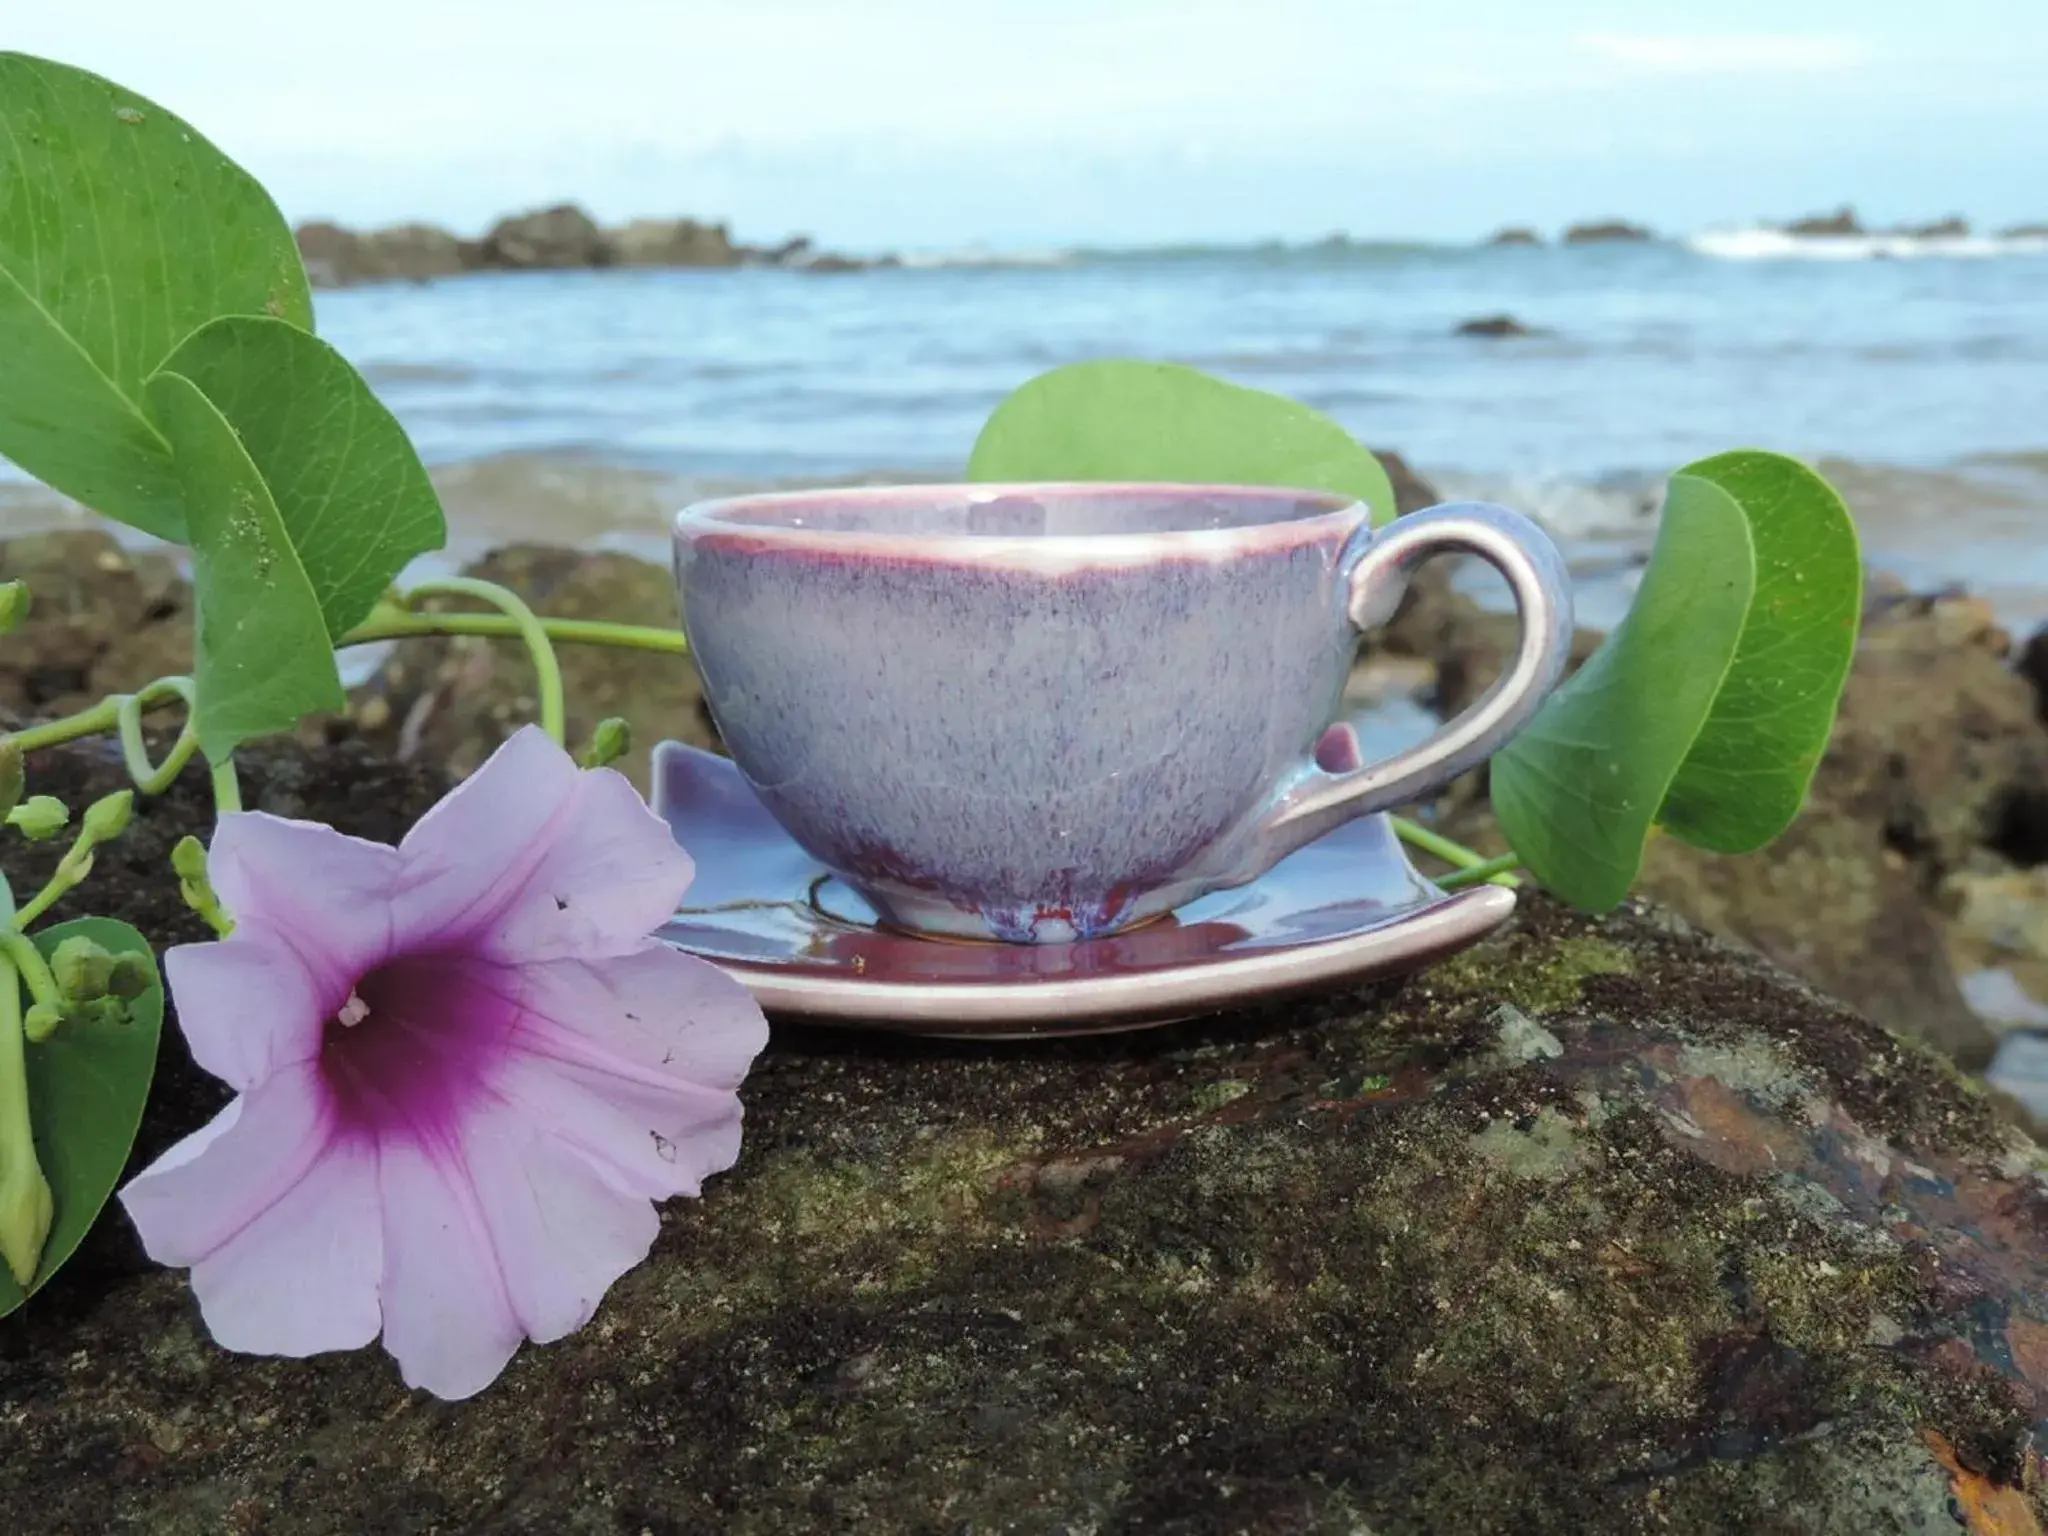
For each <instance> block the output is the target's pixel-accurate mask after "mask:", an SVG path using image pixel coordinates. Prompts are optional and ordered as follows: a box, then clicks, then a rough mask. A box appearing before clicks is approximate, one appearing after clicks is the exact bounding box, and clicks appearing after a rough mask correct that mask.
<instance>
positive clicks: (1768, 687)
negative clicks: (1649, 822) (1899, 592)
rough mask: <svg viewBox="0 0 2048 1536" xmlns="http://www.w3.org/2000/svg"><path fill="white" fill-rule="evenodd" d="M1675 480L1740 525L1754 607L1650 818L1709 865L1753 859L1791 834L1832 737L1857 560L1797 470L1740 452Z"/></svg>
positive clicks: (1836, 511)
mask: <svg viewBox="0 0 2048 1536" xmlns="http://www.w3.org/2000/svg"><path fill="white" fill-rule="evenodd" d="M1680 473H1681V474H1683V475H1687V476H1690V477H1692V478H1694V479H1699V480H1709V481H1712V482H1713V483H1714V484H1716V485H1718V486H1720V487H1721V489H1722V490H1724V491H1726V492H1727V493H1728V494H1729V495H1730V496H1733V497H1734V498H1735V500H1736V503H1737V504H1738V505H1739V506H1740V507H1741V508H1742V510H1743V513H1744V515H1745V516H1747V517H1748V519H1749V532H1750V538H1751V539H1752V541H1753V542H1754V543H1755V545H1756V596H1755V597H1754V598H1753V599H1752V600H1751V602H1750V605H1749V618H1748V622H1747V623H1745V624H1744V626H1743V630H1742V643H1741V645H1739V646H1738V647H1737V648H1736V651H1735V661H1734V664H1733V665H1732V666H1730V667H1729V669H1728V677H1727V680H1726V681H1724V682H1723V683H1722V684H1721V692H1720V694H1719V696H1718V697H1716V698H1715V700H1714V708H1713V711H1712V712H1711V713H1710V714H1709V715H1708V716H1707V720H1706V724H1705V725H1703V726H1702V727H1701V728H1700V734H1699V739H1698V740H1696V741H1695V742H1694V743H1693V744H1692V750H1691V751H1690V752H1689V753H1687V754H1686V758H1685V763H1684V765H1683V766H1682V767H1681V768H1680V769H1679V770H1678V778H1677V781H1676V782H1675V783H1673V784H1672V786H1671V790H1670V793H1669V794H1668V795H1666V796H1665V799H1664V809H1663V812H1662V814H1661V815H1660V817H1659V820H1661V821H1662V822H1663V824H1664V826H1665V827H1666V828H1667V829H1668V830H1669V831H1670V832H1672V833H1673V834H1674V835H1675V836H1678V837H1681V838H1683V839H1685V841H1687V842H1688V843H1693V844H1695V845H1697V846H1699V847H1701V848H1707V849H1711V850H1713V851H1714V852H1716V853H1753V852H1755V851H1756V850H1757V849H1759V848H1762V847H1764V846H1765V845H1766V844H1768V843H1770V842H1771V841H1773V840H1774V839H1775V838H1776V837H1777V836H1778V834H1779V833H1781V832H1783V831H1784V830H1785V828H1786V827H1788V826H1790V825H1791V824H1792V818H1793V817H1794V816H1796V815H1798V814H1799V807H1800V805H1801V804H1802V803H1803V802H1804V801H1805V799H1806V791H1807V788H1808V786H1809V785H1811V784H1812V782H1813V775H1814V770H1815V769H1817V768H1818V767H1819V766H1820V759H1821V754H1822V753H1823V752H1825V751H1826V750H1827V745H1828V738H1829V737H1830V736H1831V735H1832V734H1833V733H1834V725H1835V710H1836V708H1837V706H1838V705H1839V704H1840V703H1841V699H1842V688H1843V685H1844V684H1845V683H1846V682H1847V680H1848V677H1849V664H1850V663H1851V662H1852V661H1853V660H1854V659H1855V656H1856V630H1857V624H1858V621H1859V619H1860V617H1861V615H1862V612H1863V556H1862V553H1861V551H1860V550H1859V548H1858V546H1857V539H1856V523H1855V520H1854V519H1853V518H1852V517H1850V515H1849V509H1848V507H1847V506H1845V505H1844V504H1843V502H1842V498H1841V497H1840V496H1839V495H1837V494H1836V493H1835V489H1834V487H1833V486H1831V485H1829V484H1828V483H1827V481H1825V480H1823V479H1822V478H1821V477H1820V476H1819V475H1817V474H1815V473H1814V472H1813V471H1812V470H1810V469H1808V468H1807V467H1806V466H1805V465H1804V464H1801V463H1799V462H1798V461H1797V460H1796V459H1788V458H1786V457H1785V456H1784V455H1782V454H1776V453H1757V452H1752V451H1748V450H1743V451H1738V452H1735V453H1723V454H1718V455H1716V456H1715V457H1713V458H1711V459H1703V460H1701V461H1700V462H1699V463H1697V464H1689V465H1687V466H1686V467H1685V468H1684V469H1683V470H1681V471H1680Z"/></svg>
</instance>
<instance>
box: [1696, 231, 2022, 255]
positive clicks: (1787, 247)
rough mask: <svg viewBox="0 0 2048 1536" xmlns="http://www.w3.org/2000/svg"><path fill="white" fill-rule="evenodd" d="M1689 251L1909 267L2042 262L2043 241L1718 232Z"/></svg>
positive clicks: (2003, 237) (1707, 234) (1701, 238)
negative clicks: (2013, 259) (1937, 261)
mask: <svg viewBox="0 0 2048 1536" xmlns="http://www.w3.org/2000/svg"><path fill="white" fill-rule="evenodd" d="M1685 244H1686V247H1687V249H1689V250H1692V251H1695V252H1697V253H1698V254H1699V255H1702V256H1712V257H1715V258H1717V259H1719V260H1722V261H1873V260H1901V261H1909V260H1913V259H1915V258H1919V257H1929V256H1941V257H1951V258H1957V257H1960V258H1965V259H1971V258H1975V259H1982V258H1984V257H1991V256H2048V235H1897V234H1892V235H1888V234H1868V235H1794V234H1788V233H1787V232H1786V231H1784V230H1782V229H1766V228H1752V229H1718V230H1708V231H1707V232H1705V233H1704V234H1698V235H1692V236H1689V237H1687V239H1686V241H1685Z"/></svg>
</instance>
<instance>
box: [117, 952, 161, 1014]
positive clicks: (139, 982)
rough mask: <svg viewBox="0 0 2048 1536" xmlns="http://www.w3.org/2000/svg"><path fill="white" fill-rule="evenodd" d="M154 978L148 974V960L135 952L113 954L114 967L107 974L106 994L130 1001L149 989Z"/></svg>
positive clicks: (125, 1001) (123, 1000)
mask: <svg viewBox="0 0 2048 1536" xmlns="http://www.w3.org/2000/svg"><path fill="white" fill-rule="evenodd" d="M154 979H155V978H154V977H153V976H152V975H151V974H150V969H149V962H148V961H147V960H145V959H143V958H142V956H140V955H136V954H123V955H116V956H114V967H113V969H112V971H110V972H109V973H108V975H107V994H108V995H109V996H110V997H118V998H119V999H121V1001H122V1002H124V1003H132V1002H134V1001H135V999H136V998H138V997H140V996H142V994H143V993H145V992H147V991H148V990H149V984H150V982H151V981H153V980H154Z"/></svg>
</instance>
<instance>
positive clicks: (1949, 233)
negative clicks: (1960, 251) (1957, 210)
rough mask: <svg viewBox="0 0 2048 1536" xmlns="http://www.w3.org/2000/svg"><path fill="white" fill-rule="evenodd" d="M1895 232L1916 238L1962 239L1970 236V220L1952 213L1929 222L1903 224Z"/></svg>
mask: <svg viewBox="0 0 2048 1536" xmlns="http://www.w3.org/2000/svg"><path fill="white" fill-rule="evenodd" d="M1893 233H1895V234H1900V235H1908V236H1911V237H1912V238H1913V239H1915V240H1962V239H1966V238H1967V237H1968V236H1969V233H1970V221H1969V220H1968V219H1963V218H1958V217H1956V216H1955V215H1954V214H1951V215H1949V217H1947V218H1945V219H1936V220H1934V221H1933V222H1932V223H1929V224H1901V225H1900V226H1899V227H1898V228H1897V229H1896V230H1895V231H1893Z"/></svg>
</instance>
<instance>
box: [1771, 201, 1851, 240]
mask: <svg viewBox="0 0 2048 1536" xmlns="http://www.w3.org/2000/svg"><path fill="white" fill-rule="evenodd" d="M1783 228H1784V231H1785V233H1786V234H1788V235H1798V236H1800V237H1801V238H1803V239H1838V238H1842V237H1845V236H1852V235H1864V234H1868V233H1869V231H1868V230H1866V229H1865V228H1864V227H1863V224H1862V221H1861V220H1859V219H1858V218H1857V217H1856V210H1855V209H1854V208H1850V207H1848V206H1846V205H1845V206H1843V207H1840V208H1837V209H1836V210H1835V211H1834V212H1833V213H1817V214H1809V215H1808V216H1807V217H1805V218H1803V219H1794V220H1793V221H1792V222H1791V223H1790V224H1787V225H1784V226H1783Z"/></svg>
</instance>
